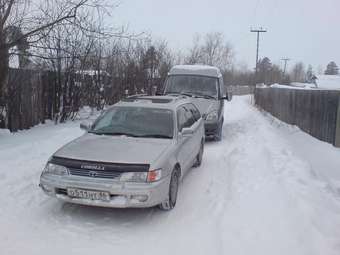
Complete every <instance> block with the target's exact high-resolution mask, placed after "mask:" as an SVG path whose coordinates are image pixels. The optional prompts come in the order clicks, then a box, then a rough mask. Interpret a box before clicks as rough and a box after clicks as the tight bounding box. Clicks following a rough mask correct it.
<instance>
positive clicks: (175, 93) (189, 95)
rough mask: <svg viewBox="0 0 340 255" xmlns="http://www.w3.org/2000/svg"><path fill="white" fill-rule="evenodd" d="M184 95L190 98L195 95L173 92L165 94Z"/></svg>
mask: <svg viewBox="0 0 340 255" xmlns="http://www.w3.org/2000/svg"><path fill="white" fill-rule="evenodd" d="M169 94H170V95H171V94H172V95H183V96H188V97H193V94H192V93H190V92H171V91H169V92H165V95H169Z"/></svg>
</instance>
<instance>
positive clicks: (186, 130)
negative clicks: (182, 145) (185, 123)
mask: <svg viewBox="0 0 340 255" xmlns="http://www.w3.org/2000/svg"><path fill="white" fill-rule="evenodd" d="M181 133H182V136H191V135H192V134H193V133H194V130H193V129H192V128H183V129H182V132H181Z"/></svg>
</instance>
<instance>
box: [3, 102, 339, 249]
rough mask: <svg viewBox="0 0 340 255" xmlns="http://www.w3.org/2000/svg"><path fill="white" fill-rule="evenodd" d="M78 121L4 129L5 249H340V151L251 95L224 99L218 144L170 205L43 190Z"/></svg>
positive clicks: (209, 148) (210, 147)
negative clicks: (94, 203) (262, 107)
mask: <svg viewBox="0 0 340 255" xmlns="http://www.w3.org/2000/svg"><path fill="white" fill-rule="evenodd" d="M78 125H79V123H77V122H76V123H67V124H64V125H58V126H54V125H52V124H46V125H43V126H39V127H36V128H33V129H31V130H29V131H25V132H20V133H18V134H15V135H5V136H0V254H1V255H7V254H18V255H19V254H20V255H23V254H25V255H31V254H32V255H40V254H52V255H54V254H58V255H59V254H82V255H86V254H148V255H151V254H158V255H159V254H209V255H210V254H212V255H214V254H232V255H238V254H251V255H255V254H259V255H266V254H268V255H274V254H275V255H277V254H282V255H287V254H289V255H295V254H296V255H314V254H315V255H320V254H322V255H331V254H334V255H339V254H340V185H339V182H338V181H339V180H340V150H339V149H335V148H333V147H332V146H331V145H327V144H325V143H322V142H319V141H317V140H316V139H314V138H311V137H310V136H308V135H305V134H303V133H302V132H301V131H299V130H297V129H296V128H292V127H289V126H286V125H283V124H280V123H279V122H277V121H274V120H273V119H272V118H270V117H266V116H265V115H264V114H263V113H260V112H259V111H258V110H257V109H256V108H254V107H253V106H252V105H251V103H250V97H248V96H245V97H235V98H234V99H233V101H232V102H231V103H230V104H229V103H228V104H227V107H226V113H225V125H224V139H223V141H222V142H220V143H216V142H207V143H206V150H205V155H204V160H203V164H202V166H201V167H200V168H197V169H192V171H191V172H190V173H189V174H188V175H187V176H186V177H185V178H184V180H183V183H182V185H181V189H180V192H179V200H178V203H177V206H176V208H175V209H174V210H173V211H171V212H162V211H159V210H158V209H155V208H152V209H124V210H121V209H108V208H95V207H86V206H79V205H72V204H64V203H62V202H59V201H57V200H54V199H51V198H49V197H47V196H45V195H44V194H43V193H42V191H41V190H40V189H39V188H38V182H39V175H40V172H41V170H42V168H43V167H44V164H45V162H46V161H47V159H48V157H49V156H50V155H51V154H52V153H53V152H54V151H55V150H56V149H57V148H58V147H60V146H61V145H63V144H65V143H66V142H68V141H70V140H71V139H73V138H75V137H77V136H79V135H81V134H82V131H81V130H80V129H79V128H78ZM304 146H305V148H304ZM315 147H316V148H319V149H316V148H315ZM309 152H311V153H309ZM311 155H313V156H311ZM336 165H337V166H338V167H336ZM337 171H339V173H338V172H337ZM337 178H338V179H337Z"/></svg>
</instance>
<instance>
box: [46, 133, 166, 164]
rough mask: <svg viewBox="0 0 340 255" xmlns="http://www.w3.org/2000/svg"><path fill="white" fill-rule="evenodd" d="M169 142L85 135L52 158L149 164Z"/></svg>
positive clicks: (164, 140) (152, 139)
mask: <svg viewBox="0 0 340 255" xmlns="http://www.w3.org/2000/svg"><path fill="white" fill-rule="evenodd" d="M171 143H172V140H171V139H155V138H135V137H126V136H107V135H95V134H89V133H87V134H85V135H83V136H81V137H79V138H77V139H75V140H73V141H72V142H70V143H68V144H66V145H65V146H63V147H62V148H61V149H59V150H58V151H57V152H56V153H55V154H54V155H53V156H55V157H62V158H70V159H77V160H87V161H96V162H108V163H131V164H151V163H152V162H154V161H155V160H157V159H158V158H159V157H160V156H161V154H162V153H163V152H164V151H165V150H166V149H167V147H168V146H169V145H170V144H171Z"/></svg>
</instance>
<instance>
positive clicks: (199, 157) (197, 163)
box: [193, 141, 204, 167]
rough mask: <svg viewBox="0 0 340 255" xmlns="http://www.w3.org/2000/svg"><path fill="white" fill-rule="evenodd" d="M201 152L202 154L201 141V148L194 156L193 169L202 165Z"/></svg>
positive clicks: (202, 142) (202, 143)
mask: <svg viewBox="0 0 340 255" xmlns="http://www.w3.org/2000/svg"><path fill="white" fill-rule="evenodd" d="M203 152H204V141H201V147H200V150H199V152H198V153H197V155H196V160H195V163H194V165H193V167H199V166H200V165H201V164H202V158H203Z"/></svg>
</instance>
